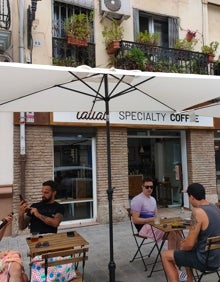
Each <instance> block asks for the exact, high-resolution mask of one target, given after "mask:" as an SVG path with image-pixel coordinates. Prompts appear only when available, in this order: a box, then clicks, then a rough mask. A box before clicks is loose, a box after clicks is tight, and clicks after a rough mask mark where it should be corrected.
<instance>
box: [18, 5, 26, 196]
mask: <svg viewBox="0 0 220 282" xmlns="http://www.w3.org/2000/svg"><path fill="white" fill-rule="evenodd" d="M19 19H20V23H19V59H20V63H24V0H20V2H19ZM25 167H26V146H25V112H21V113H20V171H21V178H20V179H21V187H20V193H21V194H22V195H23V197H24V198H25V190H26V189H25Z"/></svg>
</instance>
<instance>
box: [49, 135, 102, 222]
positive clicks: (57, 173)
mask: <svg viewBox="0 0 220 282" xmlns="http://www.w3.org/2000/svg"><path fill="white" fill-rule="evenodd" d="M94 139H95V138H89V137H86V136H83V135H80V134H77V135H66V136H65V135H58V136H54V180H55V182H56V184H57V187H58V191H57V197H56V200H57V201H58V202H60V203H61V204H62V205H63V206H64V207H65V214H64V220H63V221H64V222H65V221H71V220H74V221H75V222H77V221H79V222H82V221H85V220H86V221H87V222H88V221H92V219H93V218H94V217H95V216H96V210H95V208H94V205H95V203H94V202H95V199H96V197H95V196H94V194H95V191H96V181H95V174H94V169H93V168H94V163H93V159H94V147H95V140H94Z"/></svg>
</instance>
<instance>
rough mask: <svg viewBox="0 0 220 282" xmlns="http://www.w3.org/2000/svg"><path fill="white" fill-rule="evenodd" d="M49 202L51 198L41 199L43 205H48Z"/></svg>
mask: <svg viewBox="0 0 220 282" xmlns="http://www.w3.org/2000/svg"><path fill="white" fill-rule="evenodd" d="M50 200H51V197H50V198H48V199H47V198H45V197H42V202H44V203H48V202H50Z"/></svg>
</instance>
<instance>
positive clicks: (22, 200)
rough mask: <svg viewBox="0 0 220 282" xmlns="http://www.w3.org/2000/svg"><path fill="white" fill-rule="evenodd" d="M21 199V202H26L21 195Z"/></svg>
mask: <svg viewBox="0 0 220 282" xmlns="http://www.w3.org/2000/svg"><path fill="white" fill-rule="evenodd" d="M19 198H20V201H21V202H25V199H24V198H23V196H22V195H21V194H19Z"/></svg>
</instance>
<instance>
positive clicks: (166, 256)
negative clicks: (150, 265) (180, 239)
mask: <svg viewBox="0 0 220 282" xmlns="http://www.w3.org/2000/svg"><path fill="white" fill-rule="evenodd" d="M161 256H162V263H163V268H164V271H165V272H166V275H167V278H168V281H170V282H179V273H178V269H177V266H176V264H175V261H174V256H173V250H166V251H163V253H162V255H161Z"/></svg>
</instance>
